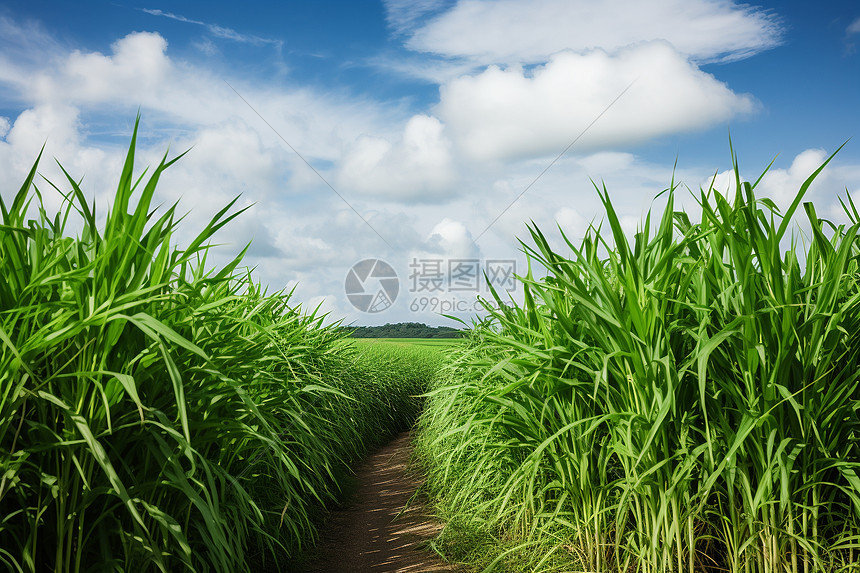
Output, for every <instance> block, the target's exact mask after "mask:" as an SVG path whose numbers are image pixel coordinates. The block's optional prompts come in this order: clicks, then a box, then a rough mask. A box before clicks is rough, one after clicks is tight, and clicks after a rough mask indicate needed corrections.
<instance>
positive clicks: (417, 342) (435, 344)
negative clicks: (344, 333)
mask: <svg viewBox="0 0 860 573" xmlns="http://www.w3.org/2000/svg"><path fill="white" fill-rule="evenodd" d="M353 340H356V341H358V342H359V343H361V344H378V343H386V344H395V345H397V346H412V347H415V346H425V347H430V348H448V347H450V346H454V345H457V344H462V343H463V339H462V338H354V339H353Z"/></svg>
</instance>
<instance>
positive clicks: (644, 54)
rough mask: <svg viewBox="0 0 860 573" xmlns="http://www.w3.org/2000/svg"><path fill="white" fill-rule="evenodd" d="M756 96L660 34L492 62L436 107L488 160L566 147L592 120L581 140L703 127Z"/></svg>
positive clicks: (600, 141)
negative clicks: (611, 46)
mask: <svg viewBox="0 0 860 573" xmlns="http://www.w3.org/2000/svg"><path fill="white" fill-rule="evenodd" d="M631 83H632V86H631V87H630V89H629V91H627V92H626V93H624V95H622V96H621V97H620V98H619V97H618V96H619V95H620V94H621V93H622V92H624V90H625V88H626V87H627V86H629V85H630V84H631ZM616 98H618V101H617V102H616V103H615V105H612V107H611V108H609V106H610V104H611V103H612V102H613V100H615V99H616ZM755 105H756V104H755V101H754V100H753V98H752V97H751V96H748V95H738V94H735V93H734V92H732V91H731V90H730V89H729V88H728V87H727V86H726V85H725V84H723V83H722V82H720V81H718V80H717V79H716V78H714V77H713V76H712V75H710V74H707V73H704V72H702V71H701V70H699V69H698V68H697V67H696V66H695V65H693V64H691V63H690V62H689V61H688V60H687V59H686V58H684V57H683V56H682V55H681V54H679V53H678V52H677V51H676V50H675V49H674V48H673V47H672V46H671V45H669V44H667V43H665V42H660V41H655V42H648V43H643V44H638V45H636V46H631V47H628V48H625V49H623V50H621V51H619V52H618V53H617V54H614V55H613V54H609V53H607V52H605V51H603V50H592V51H590V52H586V53H581V54H580V53H576V52H572V51H565V52H560V53H558V54H556V55H554V56H552V58H551V59H550V61H549V62H548V63H547V64H545V65H542V66H539V67H537V68H534V69H531V70H526V69H524V68H522V67H520V66H511V67H508V68H505V69H502V68H500V67H497V66H490V67H489V68H488V69H487V70H486V71H484V72H481V73H479V74H476V75H470V76H464V77H461V78H458V79H456V80H453V81H452V82H450V83H449V84H447V85H445V86H443V87H442V89H441V101H440V103H439V106H438V110H437V111H438V113H439V116H440V117H441V118H443V119H444V121H445V122H446V125H447V127H448V129H449V130H450V132H451V134H452V138H453V139H454V141H456V142H457V144H458V146H459V147H460V148H461V149H462V150H463V151H465V152H466V153H467V154H468V155H470V156H471V157H474V158H477V159H482V160H486V159H507V158H512V157H518V156H531V155H543V154H551V153H552V152H560V151H561V150H562V149H564V148H565V146H566V145H567V144H569V143H570V142H571V141H572V140H573V139H574V138H575V137H577V135H579V134H580V133H582V132H583V131H584V130H585V129H586V128H587V127H588V126H589V124H591V122H593V121H595V120H597V121H596V122H595V125H594V127H593V128H591V129H589V130H588V132H587V133H585V134H584V136H583V138H582V141H581V142H578V144H577V145H578V148H579V149H582V148H586V149H587V148H589V147H591V148H593V147H608V146H611V145H618V144H622V145H623V144H627V143H631V142H640V141H644V140H647V139H649V138H652V137H657V136H660V135H665V134H670V133H679V132H686V131H692V130H696V129H702V128H705V127H710V126H712V125H715V124H718V123H721V122H724V121H726V120H728V119H730V118H732V117H734V116H736V115H738V114H744V113H749V112H751V111H753V110H754V109H755ZM607 108H609V109H607ZM604 112H605V113H604ZM598 118H599V119H598Z"/></svg>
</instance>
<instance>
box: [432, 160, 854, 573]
mask: <svg viewBox="0 0 860 573" xmlns="http://www.w3.org/2000/svg"><path fill="white" fill-rule="evenodd" d="M733 159H734V166H735V170H734V172H735V184H736V186H735V189H736V192H735V193H734V194H733V196H731V195H729V196H724V195H723V194H721V193H719V192H717V191H716V190H715V189H713V187H711V188H709V189H707V190H702V191H701V192H700V193H699V194H698V202H699V204H700V206H701V212H702V213H701V218H700V219H699V220H698V221H696V222H694V221H691V220H690V218H689V216H688V215H687V214H685V213H684V212H680V211H676V210H675V206H674V205H675V203H674V198H675V192H676V187H675V185H674V184H673V185H672V186H671V188H670V189H668V190H667V191H666V192H665V198H666V207H665V209H664V210H663V212H662V215H661V216H659V217H656V218H655V219H654V220H653V221H652V216H651V214H650V213H649V214H648V215H647V216H646V217H645V219H644V221H643V224H642V225H641V226H640V228H639V230H638V232H637V233H636V234H635V236H634V237H633V238H632V240H629V239H628V237H627V236H626V235H625V233H624V231H623V229H622V226H621V224H620V221H619V219H618V217H617V215H616V212H615V209H614V207H613V205H612V202H611V201H610V198H609V195H608V193H607V191H606V189H605V188H602V189H601V188H597V191H598V193H599V195H600V198H601V200H602V202H603V205H604V207H605V212H606V218H605V222H606V223H605V224H606V226H605V227H602V228H592V229H590V230H589V232H588V233H587V235H586V236H585V238H584V239H583V240H582V241H581V243H579V244H573V243H572V242H571V241H569V240H568V239H567V238H566V237H563V238H564V240H565V241H566V243H567V246H568V247H569V248H570V250H571V252H572V256H562V255H561V254H559V253H557V252H556V251H555V250H554V249H553V248H552V247H551V246H550V243H549V241H548V240H547V238H546V237H545V236H544V234H543V233H542V232H541V231H540V230H539V229H537V228H535V227H531V229H530V232H531V239H532V242H533V245H534V246H528V245H527V244H525V243H523V246H524V249H525V250H526V252H527V254H528V255H529V258H530V261H531V264H532V265H535V266H540V267H542V268H543V269H545V271H546V273H545V274H546V276H545V277H543V278H534V276H533V274H532V273H531V271H529V273H528V274H527V275H526V276H525V277H523V278H522V279H521V284H522V286H523V288H524V291H525V296H524V302H523V304H521V305H513V306H510V307H504V306H501V308H502V310H500V311H491V312H492V314H491V319H490V320H489V321H488V322H487V323H485V324H482V325H479V326H478V327H477V328H475V329H473V331H472V341H471V344H470V345H468V346H467V347H466V348H464V350H463V351H462V352H461V353H460V355H459V357H458V358H457V360H456V362H455V364H454V365H453V366H452V367H451V368H450V369H449V370H448V372H447V375H446V378H445V381H444V382H443V383H441V384H440V385H439V386H438V387H436V388H435V389H434V391H433V392H432V397H431V399H430V402H429V404H428V407H427V410H426V411H425V413H424V414H423V416H422V419H421V428H422V432H421V436H422V437H421V442H420V451H421V454H422V456H423V458H424V460H425V463H426V465H427V467H428V468H429V471H430V478H429V482H428V484H429V487H430V488H431V490H432V491H433V492H434V494H435V495H436V497H437V499H438V500H439V504H440V509H441V511H442V513H443V515H444V516H445V517H446V518H447V519H449V520H450V521H451V523H453V524H455V525H456V526H457V527H459V528H460V529H461V530H462V531H466V532H470V531H471V532H474V531H480V532H483V534H485V535H488V536H494V537H495V539H497V540H498V541H499V543H500V544H501V545H502V546H505V547H519V548H520V549H521V550H525V549H527V548H529V547H532V548H535V550H534V552H533V554H534V555H535V556H536V557H535V559H534V560H533V561H532V562H530V564H529V567H530V568H532V567H533V568H535V569H541V568H547V569H549V568H551V565H550V564H551V563H558V562H561V563H564V565H563V567H567V568H570V567H578V568H580V569H581V570H585V571H641V572H662V571H678V572H680V571H731V572H733V573H741V572H744V573H747V572H777V571H803V572H810V571H843V570H852V571H855V570H858V569H860V566H858V565H857V562H860V478H858V473H857V472H858V469H860V444H858V431H860V418H858V411H860V401H858V398H860V388H858V379H860V289H858V278H860V274H859V273H858V271H860V268H858V255H860V242H858V236H857V235H858V229H860V216H858V212H857V210H856V209H855V207H854V204H853V203H852V202H851V201H850V197H849V198H848V200H847V201H846V202H845V203H844V207H845V210H846V213H847V215H848V217H849V219H850V224H848V225H838V226H837V225H833V224H831V223H829V222H827V221H824V220H822V219H820V218H819V217H818V215H817V214H816V211H815V208H814V206H813V205H812V204H810V203H803V198H804V195H805V193H806V191H807V190H808V188H809V186H810V185H811V183H812V181H813V180H814V178H815V177H816V176H817V175H818V174H819V172H820V171H821V170H822V169H823V168H824V165H822V166H821V168H819V169H818V170H816V171H815V173H813V174H812V175H811V176H810V177H809V179H807V180H806V181H805V182H804V184H803V185H802V186H801V188H800V189H799V190H798V192H797V193H796V196H795V198H794V200H793V202H792V203H791V205H790V206H789V207H788V208H787V209H786V210H785V211H784V212H780V210H779V209H778V208H777V206H776V205H775V204H774V203H773V202H771V201H770V200H768V199H761V198H757V197H756V196H755V192H754V190H755V187H756V185H757V183H758V181H760V180H761V178H759V179H758V180H757V181H756V182H754V183H750V182H746V181H743V180H742V178H741V176H740V173H739V169H738V166H737V161H736V158H734V156H733ZM829 161H830V160H829V159H828V162H829ZM825 165H826V162H825ZM801 207H802V209H801ZM801 215H805V219H806V220H807V221H808V225H809V227H810V228H811V233H810V235H809V236H808V237H805V239H806V240H802V239H804V237H801V236H800V235H798V234H797V233H795V232H792V233H790V232H789V230H790V229H791V222H792V220H794V218H795V217H796V216H801ZM786 247H787V248H786ZM497 298H498V297H497ZM497 302H499V303H500V302H502V301H497ZM488 309H489V307H488ZM504 559H505V558H504V556H499V558H498V561H499V562H502V561H504Z"/></svg>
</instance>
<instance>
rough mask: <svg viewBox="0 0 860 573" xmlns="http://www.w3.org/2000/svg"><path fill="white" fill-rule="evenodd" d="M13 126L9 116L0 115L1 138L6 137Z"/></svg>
mask: <svg viewBox="0 0 860 573" xmlns="http://www.w3.org/2000/svg"><path fill="white" fill-rule="evenodd" d="M11 128H12V123H11V122H10V121H9V118H8V117H3V116H2V115H0V139H3V138H4V137H6V134H7V133H9V130H10V129H11Z"/></svg>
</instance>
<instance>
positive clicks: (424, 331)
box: [347, 322, 462, 338]
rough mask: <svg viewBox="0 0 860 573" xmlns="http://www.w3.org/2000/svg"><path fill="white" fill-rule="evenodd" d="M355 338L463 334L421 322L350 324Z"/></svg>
mask: <svg viewBox="0 0 860 573" xmlns="http://www.w3.org/2000/svg"><path fill="white" fill-rule="evenodd" d="M347 330H350V331H352V332H351V334H350V336H352V337H354V338H458V337H460V336H461V335H462V334H461V332H460V331H459V330H457V329H456V328H451V327H450V326H427V325H426V324H421V323H420V322H398V323H396V324H390V323H389V324H385V325H384V326H349V327H347Z"/></svg>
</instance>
